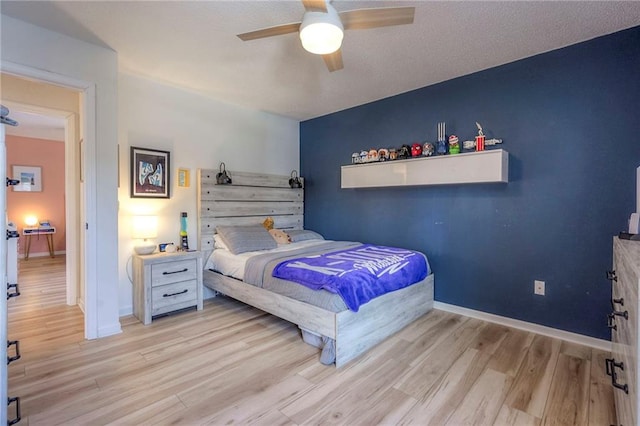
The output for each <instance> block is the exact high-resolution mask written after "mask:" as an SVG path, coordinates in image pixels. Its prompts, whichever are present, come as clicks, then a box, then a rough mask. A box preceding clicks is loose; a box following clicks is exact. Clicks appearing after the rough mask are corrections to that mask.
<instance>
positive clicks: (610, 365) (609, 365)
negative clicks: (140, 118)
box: [605, 358, 629, 394]
mask: <svg viewBox="0 0 640 426" xmlns="http://www.w3.org/2000/svg"><path fill="white" fill-rule="evenodd" d="M616 368H619V369H620V370H622V371H624V362H616V360H615V359H614V358H607V359H606V360H605V369H606V373H607V376H611V384H612V385H613V387H614V388H617V389H621V390H623V391H624V393H626V394H628V393H629V385H627V384H626V383H625V384H624V385H621V384H620V383H618V375H617V374H616Z"/></svg>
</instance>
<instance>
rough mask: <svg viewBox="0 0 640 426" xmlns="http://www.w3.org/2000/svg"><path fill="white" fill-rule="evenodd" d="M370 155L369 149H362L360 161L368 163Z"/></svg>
mask: <svg viewBox="0 0 640 426" xmlns="http://www.w3.org/2000/svg"><path fill="white" fill-rule="evenodd" d="M368 155H369V152H368V151H360V162H361V163H366V162H367V156H368Z"/></svg>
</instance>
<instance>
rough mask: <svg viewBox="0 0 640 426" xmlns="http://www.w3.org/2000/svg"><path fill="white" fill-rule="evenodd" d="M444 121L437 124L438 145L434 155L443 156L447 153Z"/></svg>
mask: <svg viewBox="0 0 640 426" xmlns="http://www.w3.org/2000/svg"><path fill="white" fill-rule="evenodd" d="M445 126H446V125H445V123H444V121H442V122H440V123H438V145H437V147H436V153H437V154H438V155H444V154H446V153H447V139H446V138H447V137H446V130H445Z"/></svg>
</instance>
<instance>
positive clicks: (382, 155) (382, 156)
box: [378, 148, 389, 161]
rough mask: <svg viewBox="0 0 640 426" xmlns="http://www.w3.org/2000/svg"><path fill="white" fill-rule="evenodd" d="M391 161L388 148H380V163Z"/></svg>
mask: <svg viewBox="0 0 640 426" xmlns="http://www.w3.org/2000/svg"><path fill="white" fill-rule="evenodd" d="M388 159H389V150H388V149H387V148H380V149H379V150H378V161H387V160H388Z"/></svg>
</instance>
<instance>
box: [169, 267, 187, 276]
mask: <svg viewBox="0 0 640 426" xmlns="http://www.w3.org/2000/svg"><path fill="white" fill-rule="evenodd" d="M188 270H189V268H184V269H180V270H179V271H171V272H169V271H165V272H163V273H162V275H171V274H180V273H182V272H187V271H188Z"/></svg>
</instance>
